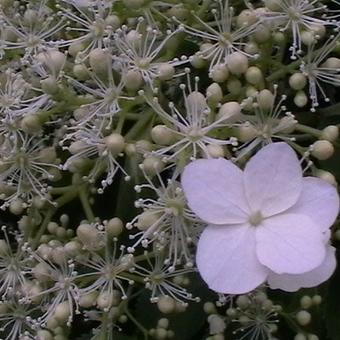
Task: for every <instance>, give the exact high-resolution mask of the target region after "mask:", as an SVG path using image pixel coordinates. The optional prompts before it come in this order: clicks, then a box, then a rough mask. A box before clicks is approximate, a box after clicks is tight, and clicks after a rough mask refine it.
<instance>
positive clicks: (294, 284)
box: [268, 246, 336, 292]
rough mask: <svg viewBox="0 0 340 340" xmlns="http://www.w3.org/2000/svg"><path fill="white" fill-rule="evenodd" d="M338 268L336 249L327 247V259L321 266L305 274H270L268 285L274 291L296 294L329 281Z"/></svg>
mask: <svg viewBox="0 0 340 340" xmlns="http://www.w3.org/2000/svg"><path fill="white" fill-rule="evenodd" d="M335 267H336V258H335V248H334V247H331V246H327V251H326V257H325V259H324V261H323V262H322V263H321V265H320V266H318V267H317V268H315V269H313V270H312V271H310V272H307V273H304V274H295V275H294V274H282V275H279V274H275V273H274V272H272V273H270V274H269V276H268V284H269V286H270V288H272V289H282V290H285V291H286V292H295V291H297V290H299V289H300V288H311V287H315V286H318V285H319V284H321V283H322V282H325V281H327V280H328V279H329V278H330V277H331V276H332V274H333V272H334V270H335Z"/></svg>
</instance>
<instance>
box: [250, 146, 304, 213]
mask: <svg viewBox="0 0 340 340" xmlns="http://www.w3.org/2000/svg"><path fill="white" fill-rule="evenodd" d="M244 183H245V192H246V196H247V199H248V202H249V205H250V208H251V209H252V211H253V212H256V211H261V213H262V214H263V216H272V215H274V214H277V213H280V212H282V211H284V210H286V209H288V208H290V207H291V206H292V205H293V204H294V203H296V201H297V200H298V198H299V195H300V193H301V190H302V169H301V166H300V163H299V160H298V158H297V156H296V154H295V152H294V150H293V149H292V148H291V147H290V146H289V145H288V144H286V143H272V144H269V145H267V146H265V147H264V148H263V149H261V150H260V151H259V152H258V153H257V154H256V155H255V156H254V157H252V158H251V159H250V160H249V162H248V163H247V165H246V167H245V170H244Z"/></svg>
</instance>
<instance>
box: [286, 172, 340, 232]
mask: <svg viewBox="0 0 340 340" xmlns="http://www.w3.org/2000/svg"><path fill="white" fill-rule="evenodd" d="M286 212H287V213H292V214H299V215H307V216H308V217H310V218H311V219H312V220H313V222H314V223H315V224H316V225H317V226H318V227H320V229H321V230H322V231H325V230H327V229H328V228H329V227H330V226H331V225H332V224H333V223H334V221H335V219H336V217H337V216H338V213H339V195H338V192H337V190H336V188H335V187H334V186H333V185H331V184H329V183H327V182H326V181H324V180H322V179H320V178H315V177H305V178H304V179H303V182H302V192H301V195H300V197H299V199H298V201H297V202H296V204H294V205H293V206H292V207H291V208H289V210H287V211H286Z"/></svg>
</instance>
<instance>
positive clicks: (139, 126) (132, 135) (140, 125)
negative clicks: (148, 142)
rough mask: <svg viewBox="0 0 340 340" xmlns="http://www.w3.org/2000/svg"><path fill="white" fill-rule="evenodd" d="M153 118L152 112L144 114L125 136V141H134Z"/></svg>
mask: <svg viewBox="0 0 340 340" xmlns="http://www.w3.org/2000/svg"><path fill="white" fill-rule="evenodd" d="M152 116H153V112H150V111H148V112H145V113H144V114H143V116H142V117H141V118H140V120H139V121H137V123H136V124H135V125H134V126H133V127H132V128H131V130H130V131H129V132H128V133H127V134H126V135H125V139H126V140H135V139H136V138H138V136H139V135H140V134H141V132H142V131H143V130H145V127H146V126H147V124H148V123H149V121H150V120H151V118H152Z"/></svg>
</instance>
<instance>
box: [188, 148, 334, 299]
mask: <svg viewBox="0 0 340 340" xmlns="http://www.w3.org/2000/svg"><path fill="white" fill-rule="evenodd" d="M182 185H183V189H184V193H185V195H186V197H187V199H188V204H189V207H190V208H191V209H192V210H193V212H195V213H196V214H197V215H198V216H199V217H200V218H201V219H202V220H204V221H205V222H207V223H208V224H209V225H208V226H207V227H206V228H205V229H204V231H203V233H202V235H201V237H200V240H199V242H198V248H197V255H196V260H197V266H198V270H199V272H200V274H201V276H202V278H203V279H204V280H205V281H206V282H207V284H208V285H209V287H210V288H211V289H213V290H215V291H217V292H220V293H228V294H242V293H246V292H249V291H251V290H253V289H254V288H256V287H257V286H259V285H260V284H262V283H264V282H265V281H268V283H269V285H270V287H271V288H280V289H283V290H286V291H294V290H297V289H299V288H301V287H311V286H315V285H318V284H320V283H321V282H323V281H325V280H327V279H328V278H329V277H330V276H331V274H332V273H333V271H334V268H335V255H334V252H335V249H334V248H333V247H331V246H330V245H329V244H328V241H329V236H330V232H329V227H330V226H331V225H332V223H333V222H334V220H335V218H336V216H337V214H338V212H339V197H338V194H337V191H336V189H335V188H334V187H333V186H331V185H330V184H328V183H327V182H325V181H323V180H321V179H318V178H313V177H305V178H304V177H303V176H302V170H301V166H300V163H299V160H298V158H297V157H296V154H295V152H294V151H293V150H292V149H291V148H290V147H289V146H288V144H286V143H282V142H280V143H273V144H269V145H267V146H265V147H264V148H263V149H261V151H259V152H258V153H257V154H256V155H255V156H254V157H253V158H252V159H250V160H249V162H248V163H247V165H246V167H245V169H244V171H241V170H240V169H239V168H238V167H237V166H236V165H235V164H233V163H232V162H230V161H227V160H225V159H222V158H219V159H200V160H196V161H194V162H192V163H190V164H189V165H187V167H186V168H185V169H184V172H183V175H182Z"/></svg>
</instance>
